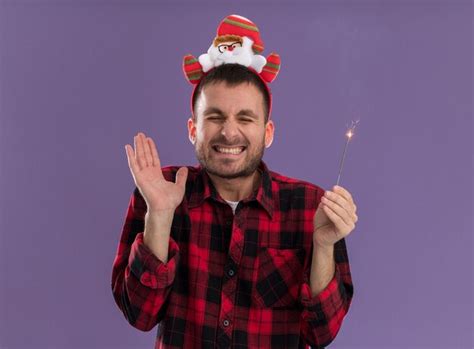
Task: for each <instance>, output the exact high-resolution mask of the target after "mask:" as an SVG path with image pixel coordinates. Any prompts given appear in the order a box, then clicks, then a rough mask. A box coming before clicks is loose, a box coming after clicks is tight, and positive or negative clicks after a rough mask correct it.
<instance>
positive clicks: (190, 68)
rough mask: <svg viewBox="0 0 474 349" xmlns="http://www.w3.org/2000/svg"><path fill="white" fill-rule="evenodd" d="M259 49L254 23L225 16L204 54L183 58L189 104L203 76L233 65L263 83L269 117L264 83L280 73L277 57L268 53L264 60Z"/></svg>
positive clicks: (258, 35) (262, 46)
mask: <svg viewBox="0 0 474 349" xmlns="http://www.w3.org/2000/svg"><path fill="white" fill-rule="evenodd" d="M263 49H264V44H263V41H262V39H261V37H260V31H259V29H258V27H257V26H256V25H255V23H253V22H252V21H250V20H249V19H248V18H245V17H243V16H239V15H236V14H233V15H230V16H227V17H225V18H224V19H223V20H222V21H221V22H220V24H219V26H218V27H217V35H216V37H215V38H214V40H213V41H212V43H211V46H210V47H209V49H208V50H207V53H204V54H201V55H200V56H199V58H198V59H196V58H195V57H194V56H193V55H191V54H187V55H185V56H184V58H183V72H184V76H185V78H186V80H187V81H188V82H190V83H191V84H193V85H195V86H194V90H193V93H192V95H191V103H192V100H193V96H194V93H195V91H196V88H197V85H198V84H199V82H200V81H201V79H202V77H203V76H204V75H205V74H207V73H208V72H209V71H210V70H212V69H213V68H215V67H217V66H219V65H221V64H226V63H237V64H241V65H244V66H245V67H247V68H249V70H251V71H253V72H254V73H255V74H256V75H258V77H260V79H261V80H262V81H263V83H264V85H265V86H266V88H267V90H268V94H269V96H270V108H269V114H270V111H271V105H272V103H271V91H270V88H269V87H268V83H271V82H272V81H273V80H275V78H276V76H277V75H278V72H279V71H280V56H279V55H278V54H276V53H274V52H272V53H270V55H268V56H267V57H266V58H265V57H264V56H262V55H260V53H261V52H262V51H263ZM191 110H192V105H191Z"/></svg>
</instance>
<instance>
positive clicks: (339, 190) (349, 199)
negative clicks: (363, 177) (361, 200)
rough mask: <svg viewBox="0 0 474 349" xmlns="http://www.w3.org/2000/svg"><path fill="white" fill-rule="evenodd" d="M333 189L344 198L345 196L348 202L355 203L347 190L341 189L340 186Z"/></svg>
mask: <svg viewBox="0 0 474 349" xmlns="http://www.w3.org/2000/svg"><path fill="white" fill-rule="evenodd" d="M333 189H334V191H335V192H336V193H339V194H341V195H342V196H344V197H345V198H346V199H347V201H349V202H351V203H354V200H353V199H352V195H351V193H349V191H348V190H347V189H345V188H343V187H341V186H340V185H335V186H334V187H333Z"/></svg>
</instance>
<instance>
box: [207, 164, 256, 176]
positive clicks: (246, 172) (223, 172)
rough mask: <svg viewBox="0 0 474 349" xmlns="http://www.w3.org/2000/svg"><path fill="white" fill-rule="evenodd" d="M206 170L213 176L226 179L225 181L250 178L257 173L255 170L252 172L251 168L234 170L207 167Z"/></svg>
mask: <svg viewBox="0 0 474 349" xmlns="http://www.w3.org/2000/svg"><path fill="white" fill-rule="evenodd" d="M229 167H230V166H229ZM205 170H206V171H207V172H208V173H210V174H211V175H214V176H217V177H220V178H224V179H235V178H243V177H249V176H251V175H252V174H253V173H254V172H255V170H254V171H252V169H249V168H246V169H245V168H244V169H235V170H232V169H231V168H227V169H222V168H215V167H214V166H209V167H205Z"/></svg>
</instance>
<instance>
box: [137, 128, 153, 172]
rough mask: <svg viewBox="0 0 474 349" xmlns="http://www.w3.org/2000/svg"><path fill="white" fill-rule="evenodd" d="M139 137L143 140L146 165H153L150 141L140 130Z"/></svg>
mask: <svg viewBox="0 0 474 349" xmlns="http://www.w3.org/2000/svg"><path fill="white" fill-rule="evenodd" d="M140 137H141V139H142V141H143V143H142V144H143V152H144V154H145V160H146V164H147V166H153V156H152V154H151V149H150V143H149V142H148V140H147V137H146V136H145V134H144V133H143V132H140Z"/></svg>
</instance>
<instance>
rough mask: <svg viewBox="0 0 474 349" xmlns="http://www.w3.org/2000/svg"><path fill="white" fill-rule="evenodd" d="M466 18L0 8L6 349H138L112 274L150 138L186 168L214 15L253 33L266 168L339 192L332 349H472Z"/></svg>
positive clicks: (426, 4)
mask: <svg viewBox="0 0 474 349" xmlns="http://www.w3.org/2000/svg"><path fill="white" fill-rule="evenodd" d="M472 8H473V5H472V2H470V1H448V0H445V1H377V2H376V1H347V2H341V1H314V2H291V3H290V2H289V1H287V2H286V1H277V2H275V1H272V2H270V1H268V2H267V1H265V2H263V1H262V2H255V1H239V2H238V3H237V2H234V3H233V2H225V3H223V2H218V1H208V2H205V3H199V4H197V3H195V2H193V3H190V2H189V3H187V2H173V3H171V2H156V1H155V2H152V1H132V0H130V1H46V0H43V1H7V0H0V123H1V124H0V150H1V151H0V156H1V157H0V184H1V211H0V213H1V215H0V232H1V235H0V238H1V240H0V262H1V263H0V268H1V269H0V320H1V321H0V347H1V348H152V347H153V345H154V337H155V333H156V328H154V329H153V330H152V331H151V332H141V331H139V330H137V329H134V328H133V327H131V326H130V325H129V324H128V323H127V322H126V320H125V318H124V316H123V315H122V314H121V313H120V311H119V309H118V307H117V306H116V305H115V303H114V301H113V297H112V291H111V286H110V279H111V270H112V262H113V258H114V256H115V252H116V248H117V245H118V240H119V237H120V232H121V228H122V225H123V222H124V219H125V211H126V208H127V204H128V200H129V197H130V195H131V193H132V190H133V187H134V183H133V179H132V177H131V174H130V170H129V168H128V166H127V160H126V155H125V150H124V145H125V144H126V143H129V144H133V136H134V135H135V134H136V133H137V132H138V131H144V132H145V133H146V134H147V135H150V136H152V137H153V139H154V140H155V142H156V143H157V145H158V150H159V151H160V155H161V159H162V164H163V165H170V164H177V165H184V164H189V165H193V164H196V163H197V160H196V159H195V155H194V149H193V147H192V145H191V144H190V143H189V141H188V139H187V130H186V120H187V118H188V116H189V98H190V94H191V85H189V84H188V83H187V82H186V81H185V79H184V76H183V73H182V70H181V62H182V57H183V55H184V54H186V53H192V54H194V55H195V56H196V57H197V56H198V55H199V54H201V53H204V52H205V51H206V50H207V48H208V47H209V45H210V43H211V40H212V39H213V37H214V35H215V30H216V28H217V25H218V23H219V22H220V20H221V19H222V18H224V17H225V16H226V15H229V14H232V13H237V14H240V15H243V16H246V17H249V18H250V19H251V20H253V21H254V22H255V23H256V24H257V25H258V26H259V27H260V30H261V32H262V38H263V41H264V42H265V45H266V46H265V51H264V54H265V55H267V54H269V53H270V52H272V51H275V52H277V53H279V54H280V55H281V58H282V70H281V72H280V74H279V76H278V77H277V79H276V80H275V81H274V82H273V83H272V84H271V87H272V91H273V95H274V106H273V119H274V121H275V123H276V133H275V137H276V138H275V141H274V143H273V145H272V147H271V148H270V149H268V150H267V151H266V153H265V157H264V159H265V160H266V161H267V164H268V165H269V167H270V168H271V169H273V170H275V171H277V172H280V173H282V174H285V175H288V176H291V177H296V178H300V179H304V180H308V181H311V182H313V183H315V184H318V185H320V186H321V187H323V188H325V189H329V188H330V187H331V186H332V185H333V184H335V181H336V178H337V171H338V166H339V161H340V157H341V154H342V150H343V146H344V142H345V137H344V132H345V130H346V125H347V124H348V123H349V122H350V120H351V119H356V118H360V123H359V126H358V129H357V134H356V136H355V137H354V138H353V140H352V141H351V143H350V145H349V149H348V153H347V157H346V162H345V165H344V171H343V174H342V179H341V185H342V186H344V187H346V188H347V189H349V190H350V191H351V193H352V194H353V196H354V198H355V201H356V204H357V206H358V215H359V221H358V223H357V227H356V229H355V230H354V231H353V232H352V233H351V235H350V236H348V237H347V238H346V241H347V246H348V253H349V260H350V265H351V271H352V277H353V281H354V287H355V290H354V291H355V293H354V300H353V304H352V306H351V308H350V310H349V313H348V315H347V317H346V318H345V320H344V323H343V326H342V329H341V331H340V332H339V334H338V337H337V338H336V340H335V341H334V342H333V344H332V346H331V347H333V348H425V347H426V348H471V346H472V343H473V338H472V332H473V322H472V314H473V311H474V309H473V302H472V293H473V271H472V248H473V244H472V233H473V221H472V214H473V207H472V196H473V185H472V184H473V183H472V176H473V171H472V160H473V144H472V131H473V128H472V116H473V114H472V111H473V106H472V96H473V90H472V79H473V66H472V60H473V57H472V56H473V55H472V18H473V17H472V15H473V12H472Z"/></svg>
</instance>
